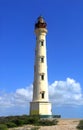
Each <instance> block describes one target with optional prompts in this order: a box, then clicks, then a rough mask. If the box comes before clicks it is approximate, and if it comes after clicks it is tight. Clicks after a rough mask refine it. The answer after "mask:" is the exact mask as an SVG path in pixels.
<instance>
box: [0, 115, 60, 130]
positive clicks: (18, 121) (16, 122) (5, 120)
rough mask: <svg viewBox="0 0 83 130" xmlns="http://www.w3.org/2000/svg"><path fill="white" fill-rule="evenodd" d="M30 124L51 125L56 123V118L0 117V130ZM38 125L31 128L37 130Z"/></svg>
mask: <svg viewBox="0 0 83 130" xmlns="http://www.w3.org/2000/svg"><path fill="white" fill-rule="evenodd" d="M26 124H31V125H34V126H51V125H56V124H57V120H56V119H55V120H50V119H40V117H39V116H27V115H23V116H8V117H0V130H8V128H13V127H18V126H23V125H26ZM38 129H39V127H33V128H32V130H38Z"/></svg>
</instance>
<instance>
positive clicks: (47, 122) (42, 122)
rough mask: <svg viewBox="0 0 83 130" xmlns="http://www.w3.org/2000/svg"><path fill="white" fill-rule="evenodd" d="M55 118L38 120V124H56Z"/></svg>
mask: <svg viewBox="0 0 83 130" xmlns="http://www.w3.org/2000/svg"><path fill="white" fill-rule="evenodd" d="M57 122H58V121H57V120H44V119H42V120H40V121H39V125H42V126H51V125H56V124H57Z"/></svg>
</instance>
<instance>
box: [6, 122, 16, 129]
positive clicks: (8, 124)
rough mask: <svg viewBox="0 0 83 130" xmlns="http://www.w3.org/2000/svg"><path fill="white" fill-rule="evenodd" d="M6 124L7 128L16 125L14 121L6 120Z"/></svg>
mask: <svg viewBox="0 0 83 130" xmlns="http://www.w3.org/2000/svg"><path fill="white" fill-rule="evenodd" d="M6 125H7V127H8V128H13V127H16V126H17V125H16V124H15V123H13V122H7V123H6Z"/></svg>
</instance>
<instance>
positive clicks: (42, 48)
mask: <svg viewBox="0 0 83 130" xmlns="http://www.w3.org/2000/svg"><path fill="white" fill-rule="evenodd" d="M46 27H47V24H46V22H45V20H44V18H43V17H42V16H40V17H38V19H37V22H36V23H35V34H36V48H35V64H34V82H33V99H32V102H31V103H30V115H43V116H44V115H45V116H50V115H52V112H51V103H50V102H49V98H48V75H47V56H46V34H47V28H46Z"/></svg>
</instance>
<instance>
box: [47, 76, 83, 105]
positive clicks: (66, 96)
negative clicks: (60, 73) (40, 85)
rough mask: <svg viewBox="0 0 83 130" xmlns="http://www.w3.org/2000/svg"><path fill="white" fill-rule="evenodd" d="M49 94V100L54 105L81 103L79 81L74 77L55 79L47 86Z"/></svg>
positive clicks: (81, 95)
mask: <svg viewBox="0 0 83 130" xmlns="http://www.w3.org/2000/svg"><path fill="white" fill-rule="evenodd" d="M49 94H50V100H51V101H52V102H53V103H55V104H56V105H72V106H73V105H83V94H82V90H81V86H80V83H78V82H76V81H75V80H74V79H70V78H67V79H66V81H55V82H54V83H52V84H51V85H50V86H49Z"/></svg>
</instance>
